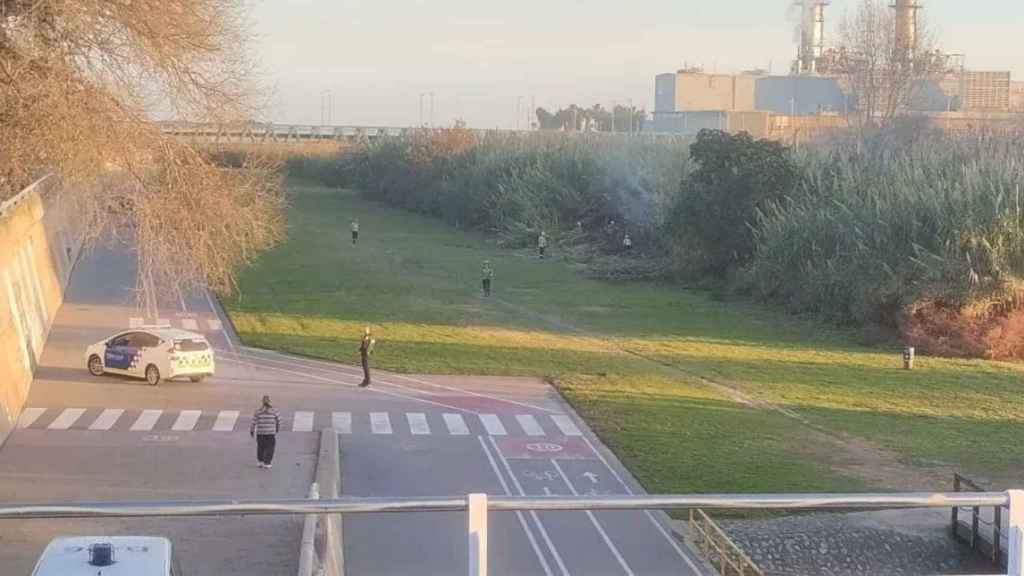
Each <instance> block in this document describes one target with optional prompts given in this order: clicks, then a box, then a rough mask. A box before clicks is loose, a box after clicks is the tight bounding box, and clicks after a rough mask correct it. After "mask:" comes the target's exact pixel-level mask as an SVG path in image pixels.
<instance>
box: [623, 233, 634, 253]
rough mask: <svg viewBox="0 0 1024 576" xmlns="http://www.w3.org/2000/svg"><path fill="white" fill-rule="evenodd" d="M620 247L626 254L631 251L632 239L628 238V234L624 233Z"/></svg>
mask: <svg viewBox="0 0 1024 576" xmlns="http://www.w3.org/2000/svg"><path fill="white" fill-rule="evenodd" d="M622 247H623V248H625V249H626V251H627V252H628V251H630V250H632V249H633V239H632V238H630V237H629V233H628V232H627V233H626V236H625V237H624V238H623V239H622Z"/></svg>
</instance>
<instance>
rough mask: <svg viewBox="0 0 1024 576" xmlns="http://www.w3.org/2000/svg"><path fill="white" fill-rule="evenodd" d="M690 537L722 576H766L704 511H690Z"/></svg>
mask: <svg viewBox="0 0 1024 576" xmlns="http://www.w3.org/2000/svg"><path fill="white" fill-rule="evenodd" d="M690 537H691V538H693V540H694V542H695V543H696V544H697V547H698V548H700V551H701V554H702V555H703V556H704V559H705V560H707V561H708V563H710V564H711V565H712V566H715V564H716V562H715V561H716V560H717V565H718V573H719V574H721V576H732V575H734V574H735V575H736V576H764V572H762V571H761V569H760V568H758V566H757V564H755V563H754V561H753V560H751V559H750V557H749V556H747V554H746V553H745V552H744V551H743V550H742V549H741V548H740V547H739V546H737V545H736V543H735V542H733V541H732V539H731V538H729V535H728V534H726V533H725V531H724V530H722V529H721V528H719V527H718V524H715V522H714V520H712V519H711V517H710V516H708V515H707V514H706V513H705V512H704V511H703V510H701V509H700V508H697V509H696V510H694V509H693V508H691V509H690Z"/></svg>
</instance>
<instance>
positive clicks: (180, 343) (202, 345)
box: [174, 338, 210, 352]
mask: <svg viewBox="0 0 1024 576" xmlns="http://www.w3.org/2000/svg"><path fill="white" fill-rule="evenodd" d="M174 347H175V348H176V349H178V350H181V351H182V352H199V351H202V350H209V349H210V345H209V344H207V343H206V341H205V340H191V339H187V338H186V339H181V340H175V341H174Z"/></svg>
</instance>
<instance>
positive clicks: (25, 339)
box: [0, 178, 82, 443]
mask: <svg viewBox="0 0 1024 576" xmlns="http://www.w3.org/2000/svg"><path fill="white" fill-rule="evenodd" d="M58 187H59V184H58V181H57V179H56V178H47V179H44V180H42V181H40V182H37V183H36V184H34V185H33V186H32V187H30V188H29V189H27V190H25V191H24V192H22V193H21V194H19V195H18V196H16V197H14V198H13V199H11V200H10V201H7V202H5V203H3V205H2V206H0V443H3V441H4V440H6V438H7V436H8V434H10V431H11V429H12V428H13V427H14V424H15V422H16V421H17V418H18V415H19V414H20V412H21V409H22V408H23V407H24V404H25V399H26V398H27V397H28V391H29V387H30V386H31V384H32V375H33V373H34V372H35V368H36V365H37V364H38V362H39V358H40V356H41V354H42V352H43V344H45V342H46V337H47V335H48V334H49V332H50V326H51V324H52V323H53V318H54V316H56V314H57V309H58V308H60V305H61V304H62V303H63V301H64V289H65V287H66V286H67V281H68V278H69V277H70V276H71V268H72V266H73V264H74V262H75V259H76V258H77V257H78V251H79V247H80V246H81V237H82V236H81V230H80V229H79V223H80V222H81V220H82V219H81V218H80V217H76V215H77V211H76V206H74V205H73V200H74V199H73V197H71V196H70V195H62V194H61V193H60V191H59V190H58V189H57V188H58ZM64 196H67V197H66V198H65V197H64Z"/></svg>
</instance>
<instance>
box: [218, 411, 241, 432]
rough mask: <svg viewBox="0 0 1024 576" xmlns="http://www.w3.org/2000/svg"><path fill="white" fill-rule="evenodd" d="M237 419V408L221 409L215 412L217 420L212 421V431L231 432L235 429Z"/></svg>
mask: <svg viewBox="0 0 1024 576" xmlns="http://www.w3.org/2000/svg"><path fill="white" fill-rule="evenodd" d="M237 421H238V410H221V411H220V412H218V413H217V420H216V421H215V422H214V423H213V431H214V432H231V431H233V430H234V429H235V423H236V422H237Z"/></svg>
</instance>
